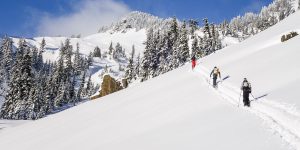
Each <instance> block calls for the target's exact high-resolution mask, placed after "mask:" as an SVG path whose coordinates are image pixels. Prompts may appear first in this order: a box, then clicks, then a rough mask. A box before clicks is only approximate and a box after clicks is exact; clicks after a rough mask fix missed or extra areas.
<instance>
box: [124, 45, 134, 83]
mask: <svg viewBox="0 0 300 150" xmlns="http://www.w3.org/2000/svg"><path fill="white" fill-rule="evenodd" d="M134 53H135V48H134V45H132V50H131V54H130V58H129V62H128V65H127V68H126V71H125V78H126V79H127V81H128V82H131V80H133V78H134V77H135V70H134V68H135V66H134Z"/></svg>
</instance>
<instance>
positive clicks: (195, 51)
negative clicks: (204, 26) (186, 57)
mask: <svg viewBox="0 0 300 150" xmlns="http://www.w3.org/2000/svg"><path fill="white" fill-rule="evenodd" d="M193 56H195V57H196V58H200V57H201V53H200V49H199V45H198V38H194V40H193V42H192V55H191V57H193Z"/></svg>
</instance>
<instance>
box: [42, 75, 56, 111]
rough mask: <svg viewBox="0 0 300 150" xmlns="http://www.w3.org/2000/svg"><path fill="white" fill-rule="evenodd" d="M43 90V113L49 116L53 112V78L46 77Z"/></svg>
mask: <svg viewBox="0 0 300 150" xmlns="http://www.w3.org/2000/svg"><path fill="white" fill-rule="evenodd" d="M46 83H47V84H46V85H45V90H44V99H45V113H46V114H49V113H51V112H52V111H53V110H54V98H55V95H54V90H55V86H56V85H55V83H54V82H53V76H52V75H51V76H48V77H47V81H46Z"/></svg>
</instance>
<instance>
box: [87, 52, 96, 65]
mask: <svg viewBox="0 0 300 150" xmlns="http://www.w3.org/2000/svg"><path fill="white" fill-rule="evenodd" d="M93 61H94V59H93V53H92V52H90V54H89V56H88V59H87V68H88V67H89V66H92V65H93Z"/></svg>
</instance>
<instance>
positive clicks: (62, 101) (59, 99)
mask: <svg viewBox="0 0 300 150" xmlns="http://www.w3.org/2000/svg"><path fill="white" fill-rule="evenodd" d="M66 104H67V90H66V85H65V83H64V82H61V83H60V85H59V88H58V92H57V95H56V97H55V100H54V106H55V108H60V107H62V106H64V105H66Z"/></svg>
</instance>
